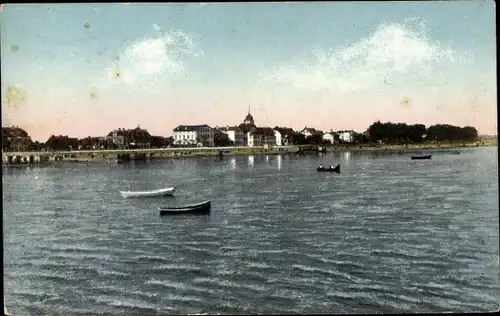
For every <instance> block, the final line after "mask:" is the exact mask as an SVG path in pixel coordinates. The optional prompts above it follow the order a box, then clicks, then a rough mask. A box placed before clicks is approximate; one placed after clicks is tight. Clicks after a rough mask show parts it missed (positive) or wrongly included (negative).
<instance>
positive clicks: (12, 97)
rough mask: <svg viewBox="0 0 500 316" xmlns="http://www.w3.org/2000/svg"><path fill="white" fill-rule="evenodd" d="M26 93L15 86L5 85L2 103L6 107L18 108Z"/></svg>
mask: <svg viewBox="0 0 500 316" xmlns="http://www.w3.org/2000/svg"><path fill="white" fill-rule="evenodd" d="M27 98H28V94H27V93H26V91H24V90H23V89H21V88H18V87H15V86H11V85H9V86H7V91H5V96H4V103H5V104H6V105H7V107H8V108H18V107H20V106H22V105H24V103H25V102H26V99H27Z"/></svg>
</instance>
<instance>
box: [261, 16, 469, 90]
mask: <svg viewBox="0 0 500 316" xmlns="http://www.w3.org/2000/svg"><path fill="white" fill-rule="evenodd" d="M312 55H313V56H308V57H307V58H306V59H307V60H292V61H289V62H285V63H281V64H278V65H276V66H275V67H273V68H271V70H269V71H266V72H265V73H264V74H263V75H262V76H261V78H262V79H263V80H264V81H265V82H268V83H273V84H284V85H291V86H293V87H295V88H299V89H302V90H304V91H319V90H329V91H332V92H336V93H338V94H345V93H355V92H358V91H362V90H366V89H370V88H374V87H375V86H379V85H380V84H384V83H387V84H391V83H392V84H393V85H394V83H395V82H396V81H398V82H400V80H402V81H403V82H411V83H419V82H422V81H428V82H430V81H431V80H432V82H435V79H436V78H435V76H436V72H435V71H436V69H437V68H438V66H445V67H446V66H453V65H457V64H461V63H463V62H465V61H466V60H468V58H469V57H470V54H469V53H467V52H459V51H456V50H454V49H452V48H450V47H448V46H445V45H443V44H442V43H440V42H438V41H436V40H433V39H431V37H430V36H429V30H428V29H427V26H426V24H425V21H424V20H422V19H420V18H409V19H406V20H405V21H404V22H403V23H389V22H382V23H381V24H379V25H378V26H377V27H376V29H375V30H374V32H372V33H371V34H370V35H369V36H367V37H365V38H362V39H360V40H359V41H357V42H354V43H352V44H349V45H345V46H336V47H333V48H332V49H331V50H329V51H325V50H321V49H315V50H313V51H312Z"/></svg>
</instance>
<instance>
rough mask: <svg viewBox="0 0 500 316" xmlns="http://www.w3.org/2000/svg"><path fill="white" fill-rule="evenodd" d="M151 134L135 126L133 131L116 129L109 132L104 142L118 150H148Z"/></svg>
mask: <svg viewBox="0 0 500 316" xmlns="http://www.w3.org/2000/svg"><path fill="white" fill-rule="evenodd" d="M151 137H152V136H151V134H150V133H149V132H148V131H147V130H146V129H142V128H141V127H140V126H139V125H137V127H136V128H134V129H125V128H118V129H115V130H113V131H111V132H110V133H109V134H108V136H107V137H106V141H107V142H109V143H112V144H114V145H115V146H116V147H118V148H150V147H151Z"/></svg>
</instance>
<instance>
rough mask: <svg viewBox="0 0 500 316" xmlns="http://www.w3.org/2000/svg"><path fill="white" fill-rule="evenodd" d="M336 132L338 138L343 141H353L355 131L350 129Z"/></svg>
mask: <svg viewBox="0 0 500 316" xmlns="http://www.w3.org/2000/svg"><path fill="white" fill-rule="evenodd" d="M337 134H338V135H339V139H340V140H341V141H343V142H345V143H352V142H354V134H356V132H354V131H352V130H350V131H338V132H337Z"/></svg>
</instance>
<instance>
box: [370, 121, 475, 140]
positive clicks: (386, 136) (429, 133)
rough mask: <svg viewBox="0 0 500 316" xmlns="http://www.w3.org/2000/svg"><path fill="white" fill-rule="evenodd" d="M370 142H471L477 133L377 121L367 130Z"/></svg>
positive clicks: (450, 127) (469, 128) (468, 129)
mask: <svg viewBox="0 0 500 316" xmlns="http://www.w3.org/2000/svg"><path fill="white" fill-rule="evenodd" d="M368 134H369V139H370V141H372V142H377V141H382V142H384V143H419V142H423V141H473V140H476V139H477V138H478V132H477V130H476V128H475V127H472V126H465V127H459V126H453V125H449V124H437V125H432V126H429V127H428V128H426V126H425V125H423V124H413V125H408V124H406V123H391V122H386V123H381V122H380V121H377V122H375V123H373V124H372V125H370V127H369V128H368Z"/></svg>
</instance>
